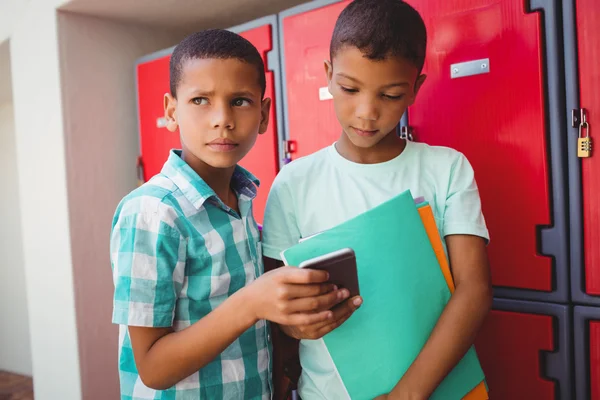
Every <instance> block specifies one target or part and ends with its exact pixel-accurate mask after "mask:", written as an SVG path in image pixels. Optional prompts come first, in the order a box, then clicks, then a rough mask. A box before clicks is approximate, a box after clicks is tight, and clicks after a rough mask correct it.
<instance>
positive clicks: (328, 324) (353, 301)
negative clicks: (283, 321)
mask: <svg viewBox="0 0 600 400" xmlns="http://www.w3.org/2000/svg"><path fill="white" fill-rule="evenodd" d="M340 292H344V294H343V297H342V300H344V299H347V298H348V290H347V289H342V290H341V291H340ZM361 304H362V298H361V297H360V296H355V297H352V298H350V299H347V300H345V301H344V302H343V303H341V304H339V305H337V306H336V307H334V308H333V309H332V311H333V316H332V317H331V318H329V319H327V320H326V321H323V322H317V323H314V324H308V325H297V326H285V325H283V326H281V329H282V330H283V331H284V332H285V333H286V334H287V335H288V336H291V337H293V338H295V339H310V340H315V339H320V338H322V337H323V336H325V335H326V334H328V333H329V332H331V331H332V330H334V329H335V328H337V327H338V326H340V325H342V324H343V323H344V322H346V320H347V319H348V318H350V316H351V315H352V314H353V313H354V311H356V309H358V307H360V305H361Z"/></svg>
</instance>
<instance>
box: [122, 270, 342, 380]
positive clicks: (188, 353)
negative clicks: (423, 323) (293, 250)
mask: <svg viewBox="0 0 600 400" xmlns="http://www.w3.org/2000/svg"><path fill="white" fill-rule="evenodd" d="M327 278H328V277H327V273H325V272H323V271H313V270H301V269H298V268H292V267H286V268H281V269H279V270H277V271H273V272H271V273H268V274H265V275H263V276H261V277H260V278H259V279H257V280H256V281H255V282H253V283H252V284H250V285H249V286H247V287H245V288H243V289H241V290H239V291H238V292H236V293H235V294H233V295H232V296H231V297H229V298H228V299H227V300H226V301H224V302H223V304H221V305H220V306H219V307H217V308H216V309H215V310H213V311H212V312H210V313H209V314H208V315H206V316H205V317H204V318H202V319H201V320H200V321H198V322H196V323H195V324H193V325H192V326H190V327H188V328H186V329H184V330H182V331H179V332H174V331H173V329H172V328H148V327H132V326H131V327H129V332H130V336H131V344H132V349H133V353H134V357H135V362H136V366H137V368H138V372H139V374H140V378H141V379H142V381H143V382H144V384H145V385H146V386H148V387H151V388H153V389H157V390H164V389H167V388H170V387H171V386H173V385H174V384H176V383H177V382H179V381H181V380H182V379H184V378H186V377H187V376H190V375H191V374H192V373H194V372H196V371H198V370H199V369H201V368H202V367H204V366H206V365H207V364H208V363H210V362H211V361H212V360H213V359H214V358H215V357H217V355H219V354H220V353H221V352H222V351H223V350H225V349H226V348H227V347H228V346H229V345H230V344H231V343H233V342H234V341H235V340H236V339H237V338H238V337H239V336H241V335H242V333H244V332H245V331H246V330H247V329H249V328H250V327H252V326H253V325H254V324H256V323H257V322H258V321H259V320H261V319H268V320H271V321H274V322H279V323H285V324H290V325H294V324H313V323H316V322H321V321H324V320H327V319H328V318H330V317H331V313H330V312H328V311H324V312H318V311H315V310H316V309H320V308H322V304H328V303H330V302H331V301H332V291H331V285H328V284H324V283H323V282H325V281H326V280H327ZM334 294H335V293H334Z"/></svg>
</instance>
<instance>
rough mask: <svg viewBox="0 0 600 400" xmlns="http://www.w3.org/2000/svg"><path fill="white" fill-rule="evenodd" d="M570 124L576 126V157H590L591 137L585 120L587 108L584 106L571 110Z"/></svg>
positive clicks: (588, 125)
mask: <svg viewBox="0 0 600 400" xmlns="http://www.w3.org/2000/svg"><path fill="white" fill-rule="evenodd" d="M571 125H572V126H573V128H578V137H577V157H579V158H588V157H591V156H592V138H591V137H590V124H589V122H588V120H587V110H586V109H585V108H578V109H574V110H572V112H571Z"/></svg>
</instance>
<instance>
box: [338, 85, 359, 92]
mask: <svg viewBox="0 0 600 400" xmlns="http://www.w3.org/2000/svg"><path fill="white" fill-rule="evenodd" d="M340 89H342V90H343V91H344V92H346V93H358V89H353V88H349V87H345V86H342V85H340Z"/></svg>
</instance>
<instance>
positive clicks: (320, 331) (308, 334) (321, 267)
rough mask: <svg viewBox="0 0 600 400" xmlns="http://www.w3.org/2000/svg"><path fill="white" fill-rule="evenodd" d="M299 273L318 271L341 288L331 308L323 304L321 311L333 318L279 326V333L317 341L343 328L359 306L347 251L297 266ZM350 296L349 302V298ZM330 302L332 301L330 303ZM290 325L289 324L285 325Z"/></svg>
mask: <svg viewBox="0 0 600 400" xmlns="http://www.w3.org/2000/svg"><path fill="white" fill-rule="evenodd" d="M299 267H300V270H317V271H325V272H327V273H328V276H329V282H331V283H333V284H335V285H338V286H339V287H341V290H336V292H337V293H338V294H337V299H335V300H334V302H333V303H331V304H323V306H324V307H326V308H323V309H318V310H316V311H317V312H318V311H321V310H329V309H330V308H331V307H334V306H335V307H334V308H333V309H331V311H332V312H333V315H332V316H331V317H330V318H329V319H327V320H325V321H319V322H315V323H310V324H297V325H296V324H294V325H295V326H282V327H281V329H282V330H283V331H284V332H285V333H286V334H287V335H288V336H291V337H293V338H295V339H310V340H315V339H320V338H322V337H323V336H325V335H326V334H328V333H329V332H331V331H332V330H334V329H336V328H337V327H339V326H340V325H342V324H343V323H344V322H345V321H346V320H347V319H348V318H350V316H351V315H352V314H353V313H354V311H356V309H357V308H358V307H360V305H361V304H362V298H361V297H360V295H359V294H360V290H359V285H358V273H357V266H356V255H355V254H354V251H353V250H352V249H350V248H346V249H341V250H338V251H334V252H331V253H329V254H325V255H323V256H320V257H316V258H313V259H310V260H307V261H305V262H303V263H301V264H300V265H299ZM350 296H352V297H351V298H349V297H350ZM332 300H333V299H332ZM284 325H291V324H284Z"/></svg>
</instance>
